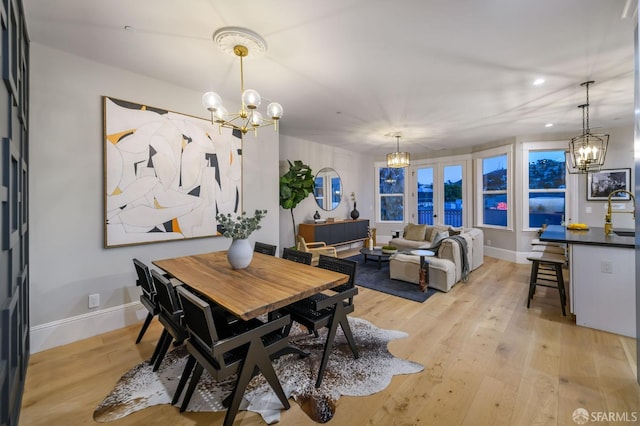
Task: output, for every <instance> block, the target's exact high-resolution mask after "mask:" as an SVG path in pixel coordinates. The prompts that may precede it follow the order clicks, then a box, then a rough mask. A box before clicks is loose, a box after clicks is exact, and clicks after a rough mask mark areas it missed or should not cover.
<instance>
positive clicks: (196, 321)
mask: <svg viewBox="0 0 640 426" xmlns="http://www.w3.org/2000/svg"><path fill="white" fill-rule="evenodd" d="M177 291H178V297H179V299H180V303H181V304H182V311H183V313H184V321H185V326H186V327H187V332H188V333H189V337H190V338H191V339H193V340H194V341H195V342H197V343H198V344H199V345H200V346H201V347H203V348H205V349H206V350H207V351H208V352H209V353H211V352H213V345H214V343H215V342H216V341H218V334H217V332H216V328H215V324H214V321H213V314H212V312H211V305H210V304H209V303H207V302H205V301H204V300H202V299H201V298H199V297H198V296H196V295H195V294H193V293H192V292H190V291H189V290H187V289H186V288H184V287H178V289H177Z"/></svg>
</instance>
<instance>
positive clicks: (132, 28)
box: [124, 25, 136, 32]
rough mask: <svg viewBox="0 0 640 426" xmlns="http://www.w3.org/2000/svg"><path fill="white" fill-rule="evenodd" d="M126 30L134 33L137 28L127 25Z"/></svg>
mask: <svg viewBox="0 0 640 426" xmlns="http://www.w3.org/2000/svg"><path fill="white" fill-rule="evenodd" d="M124 30H125V31H131V32H134V31H135V30H136V29H135V27H132V26H131V25H125V26H124Z"/></svg>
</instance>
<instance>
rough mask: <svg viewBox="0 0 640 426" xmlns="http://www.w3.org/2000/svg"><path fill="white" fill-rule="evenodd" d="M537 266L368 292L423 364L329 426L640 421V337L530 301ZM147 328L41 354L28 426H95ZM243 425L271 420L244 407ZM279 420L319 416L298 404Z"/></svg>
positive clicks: (344, 405)
mask: <svg viewBox="0 0 640 426" xmlns="http://www.w3.org/2000/svg"><path fill="white" fill-rule="evenodd" d="M529 270H530V267H529V265H521V264H515V263H510V262H506V261H503V260H498V259H495V258H490V257H486V258H485V263H484V265H483V266H482V267H480V268H479V269H477V270H476V271H474V272H472V273H471V276H470V279H469V282H467V283H459V284H457V285H456V286H455V287H454V288H453V289H452V290H451V291H450V292H449V293H438V294H436V295H434V296H433V297H431V298H430V299H428V300H427V301H426V302H425V303H416V302H412V301H408V300H404V299H400V298H398V297H393V296H388V295H385V294H383V293H379V292H376V291H373V290H369V289H366V288H360V294H359V295H358V296H357V298H356V311H355V313H354V315H355V316H358V317H360V318H364V319H367V320H369V321H371V322H373V323H374V324H376V325H377V326H378V327H381V328H389V329H396V330H403V331H406V332H407V333H409V337H408V338H406V339H399V340H395V341H392V342H391V343H390V345H389V349H390V351H391V352H392V353H393V354H394V355H396V356H398V357H402V358H406V359H410V360H413V361H416V362H419V363H422V364H423V365H424V366H425V369H424V371H423V372H421V373H418V374H412V375H406V376H395V377H394V378H393V379H392V381H391V384H390V385H389V387H388V388H387V389H386V390H384V391H383V392H380V393H378V394H375V395H371V396H368V397H341V398H340V400H339V401H338V406H337V410H336V415H335V417H334V419H333V420H332V421H331V422H330V424H334V425H369V424H370V425H443V426H444V425H446V426H449V425H533V424H545V425H573V424H575V423H574V422H573V420H572V413H573V411H574V410H575V409H577V408H580V407H582V408H585V409H586V410H588V411H589V412H590V413H591V412H596V411H601V412H615V413H620V415H626V416H628V418H631V417H630V416H632V415H633V413H635V414H636V416H637V417H638V418H640V387H639V386H638V384H637V382H636V379H635V378H636V350H635V340H634V339H631V338H626V337H622V336H618V335H615V334H610V333H606V332H600V331H595V330H591V329H588V328H583V327H577V326H576V325H575V322H574V321H573V320H572V319H571V318H570V317H567V318H563V317H562V314H561V311H560V305H559V300H558V299H559V298H558V294H557V291H553V290H552V289H546V288H540V289H538V290H536V296H535V298H534V300H533V301H532V304H531V308H530V309H527V308H526V304H525V301H526V297H527V285H528V276H529ZM139 327H140V325H135V326H131V327H127V328H124V329H121V330H117V331H114V332H111V333H106V334H103V335H100V336H96V337H92V338H90V339H86V340H83V341H79V342H75V343H72V344H69V345H66V346H62V347H59V348H54V349H50V350H47V351H43V352H40V353H37V354H34V355H32V356H31V362H30V365H29V368H28V371H27V380H26V386H25V394H24V397H23V407H22V412H21V418H20V424H21V425H29V426H31V425H52V424H55V425H85V424H93V423H94V422H93V419H92V414H93V410H94V408H95V407H96V405H97V404H98V403H99V402H100V401H102V399H103V398H104V397H105V396H106V395H107V394H108V393H109V392H110V390H111V389H112V387H113V385H114V384H115V383H116V381H117V380H118V379H119V378H120V376H121V375H122V374H123V373H124V372H126V371H128V370H129V369H130V368H131V367H133V366H134V365H136V364H137V363H139V362H141V361H142V360H145V359H148V358H149V357H150V356H151V353H152V351H153V348H154V345H155V343H156V341H157V339H158V337H159V335H160V332H161V328H160V326H159V324H158V322H157V320H154V322H153V326H152V327H150V329H149V331H147V334H146V335H145V337H144V339H143V340H142V342H141V343H140V344H139V345H136V344H134V342H135V339H136V336H137V333H138V331H139ZM625 413H626V414H625ZM223 418H224V413H185V414H180V413H179V412H178V409H177V408H175V407H171V406H168V405H165V406H157V407H151V408H148V409H146V410H142V411H140V412H138V413H134V414H132V415H130V416H127V417H125V418H123V419H121V420H119V421H116V422H113V423H111V424H113V425H114V426H119V425H139V424H151V423H153V424H154V425H171V426H178V425H204V424H221V423H222V419H223ZM236 424H242V425H261V424H264V422H263V421H262V419H261V417H260V416H259V415H258V414H255V413H249V412H240V413H239V415H238V416H237V417H236ZM280 424H283V425H314V424H315V423H314V422H313V421H311V420H310V419H309V418H308V417H307V416H306V415H305V414H304V413H303V412H302V411H301V410H300V407H299V406H298V405H297V404H296V403H294V402H292V404H291V409H289V410H288V411H284V412H283V413H282V418H281V421H280ZM598 424H607V422H602V423H598ZM610 424H611V423H610ZM626 424H631V423H626Z"/></svg>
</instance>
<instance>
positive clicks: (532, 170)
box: [523, 144, 567, 230]
mask: <svg viewBox="0 0 640 426" xmlns="http://www.w3.org/2000/svg"><path fill="white" fill-rule="evenodd" d="M539 145H540V144H537V145H536V144H528V145H527V144H526V145H525V150H524V151H523V160H524V161H526V162H527V164H526V166H525V167H524V171H525V173H524V176H523V187H524V194H523V201H524V203H525V205H524V214H523V216H524V217H523V227H524V229H525V230H527V229H534V228H540V227H541V226H543V225H545V224H547V225H560V224H562V222H564V221H565V217H566V214H567V175H566V166H565V155H564V149H557V148H556V149H534V147H536V146H538V147H539ZM528 148H529V149H528Z"/></svg>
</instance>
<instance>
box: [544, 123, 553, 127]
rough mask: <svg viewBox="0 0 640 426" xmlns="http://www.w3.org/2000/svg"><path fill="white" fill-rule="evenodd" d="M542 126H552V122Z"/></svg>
mask: <svg viewBox="0 0 640 426" xmlns="http://www.w3.org/2000/svg"><path fill="white" fill-rule="evenodd" d="M544 127H553V123H547V124H545V125H544Z"/></svg>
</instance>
